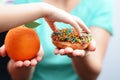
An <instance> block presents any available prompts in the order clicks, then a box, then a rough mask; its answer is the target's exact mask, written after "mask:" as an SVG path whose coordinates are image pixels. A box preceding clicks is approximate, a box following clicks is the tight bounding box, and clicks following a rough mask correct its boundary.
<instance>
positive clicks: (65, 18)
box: [42, 3, 90, 34]
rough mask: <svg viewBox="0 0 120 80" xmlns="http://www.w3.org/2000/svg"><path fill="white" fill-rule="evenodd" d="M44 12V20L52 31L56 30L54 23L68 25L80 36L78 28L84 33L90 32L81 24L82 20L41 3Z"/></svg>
mask: <svg viewBox="0 0 120 80" xmlns="http://www.w3.org/2000/svg"><path fill="white" fill-rule="evenodd" d="M42 5H43V6H44V8H45V7H46V8H45V10H46V13H47V14H46V15H45V19H46V21H47V22H48V24H49V25H50V27H51V29H52V30H53V31H55V30H57V29H56V26H55V24H54V22H64V23H66V24H70V25H71V26H72V27H74V28H75V29H76V30H77V32H78V33H79V34H80V31H81V29H80V27H81V28H82V29H83V30H84V31H86V32H88V33H89V32H90V30H89V29H88V28H87V26H86V25H85V24H84V23H83V21H82V20H80V19H79V18H78V17H75V16H73V15H70V14H69V13H67V12H65V11H64V10H62V9H59V8H56V7H54V6H52V5H49V4H46V3H43V4H42Z"/></svg>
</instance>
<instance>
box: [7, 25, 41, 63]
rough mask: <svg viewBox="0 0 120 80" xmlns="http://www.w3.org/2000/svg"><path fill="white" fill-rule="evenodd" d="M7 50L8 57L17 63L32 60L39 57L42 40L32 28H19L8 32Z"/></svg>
mask: <svg viewBox="0 0 120 80" xmlns="http://www.w3.org/2000/svg"><path fill="white" fill-rule="evenodd" d="M5 49H6V52H7V54H8V56H9V57H10V58H11V59H13V60H15V61H18V60H21V61H24V60H31V59H32V58H34V57H36V56H37V53H38V51H39V49H40V40H39V37H38V35H37V33H36V32H35V31H34V30H33V29H32V28H27V27H25V26H24V25H22V26H18V27H16V28H13V29H11V30H9V31H8V33H7V35H6V38H5Z"/></svg>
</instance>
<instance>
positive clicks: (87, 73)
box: [72, 27, 110, 80]
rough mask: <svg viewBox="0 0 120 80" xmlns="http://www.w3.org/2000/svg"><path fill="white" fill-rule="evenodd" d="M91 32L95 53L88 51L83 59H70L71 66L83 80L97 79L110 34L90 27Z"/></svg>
mask: <svg viewBox="0 0 120 80" xmlns="http://www.w3.org/2000/svg"><path fill="white" fill-rule="evenodd" d="M91 32H92V34H93V37H94V39H95V41H96V42H97V46H96V51H94V52H90V51H88V52H87V53H86V54H87V55H86V56H85V57H79V58H78V57H77V58H75V57H74V58H72V61H73V66H74V68H75V70H76V72H77V73H78V75H79V76H80V77H81V78H82V79H83V80H96V78H97V77H98V75H99V73H100V71H101V68H102V62H103V58H104V55H105V51H106V49H107V45H108V41H109V38H110V34H109V33H108V32H107V31H105V30H103V29H101V28H95V27H92V28H91Z"/></svg>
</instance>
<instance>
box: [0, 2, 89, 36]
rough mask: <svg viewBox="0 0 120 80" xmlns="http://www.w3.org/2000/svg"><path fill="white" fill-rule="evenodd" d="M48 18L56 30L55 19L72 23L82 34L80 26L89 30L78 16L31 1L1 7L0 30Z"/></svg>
mask: <svg viewBox="0 0 120 80" xmlns="http://www.w3.org/2000/svg"><path fill="white" fill-rule="evenodd" d="M42 17H43V18H46V20H47V22H48V24H49V25H50V27H51V28H52V30H55V29H56V27H55V25H54V22H55V21H58V22H64V23H67V24H70V25H72V26H73V27H75V29H76V30H77V31H78V33H79V34H80V27H81V28H83V29H84V30H85V31H87V32H89V29H88V28H87V27H86V25H85V24H84V23H83V22H82V21H81V20H80V19H78V18H77V17H73V16H72V15H70V14H68V13H67V12H65V11H63V10H61V9H58V8H56V7H54V6H52V5H49V4H47V3H31V4H21V5H10V6H2V7H0V32H2V31H6V30H9V29H10V28H13V27H16V26H19V25H23V24H26V23H28V22H31V21H33V20H36V19H38V18H42Z"/></svg>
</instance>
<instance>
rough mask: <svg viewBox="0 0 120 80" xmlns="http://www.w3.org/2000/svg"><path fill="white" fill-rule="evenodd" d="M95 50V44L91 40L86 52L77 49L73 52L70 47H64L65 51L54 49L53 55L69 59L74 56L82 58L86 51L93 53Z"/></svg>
mask: <svg viewBox="0 0 120 80" xmlns="http://www.w3.org/2000/svg"><path fill="white" fill-rule="evenodd" d="M95 49H96V42H95V40H94V39H93V40H91V42H90V45H89V46H88V49H87V50H79V49H76V50H73V49H72V48H70V47H66V48H65V49H56V50H55V51H54V53H55V54H60V55H68V56H69V57H71V58H72V57H76V56H79V57H84V56H85V55H86V51H95Z"/></svg>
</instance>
